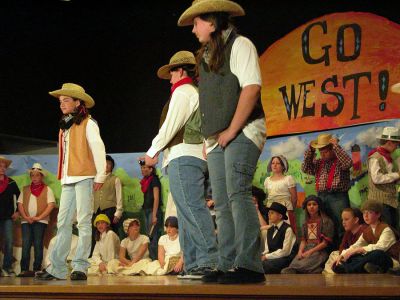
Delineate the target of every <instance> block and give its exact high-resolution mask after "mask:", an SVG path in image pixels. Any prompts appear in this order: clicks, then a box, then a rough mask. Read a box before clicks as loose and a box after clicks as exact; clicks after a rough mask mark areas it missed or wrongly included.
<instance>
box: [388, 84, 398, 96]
mask: <svg viewBox="0 0 400 300" xmlns="http://www.w3.org/2000/svg"><path fill="white" fill-rule="evenodd" d="M390 90H391V91H392V92H393V93H396V94H400V82H399V83H396V84H393V85H392V86H391V87H390Z"/></svg>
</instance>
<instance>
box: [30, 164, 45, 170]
mask: <svg viewBox="0 0 400 300" xmlns="http://www.w3.org/2000/svg"><path fill="white" fill-rule="evenodd" d="M32 169H40V170H41V169H43V168H42V165H41V164H40V163H34V164H33V165H32Z"/></svg>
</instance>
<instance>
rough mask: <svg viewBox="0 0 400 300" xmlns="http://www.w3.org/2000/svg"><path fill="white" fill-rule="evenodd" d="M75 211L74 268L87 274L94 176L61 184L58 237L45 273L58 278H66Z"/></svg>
mask: <svg viewBox="0 0 400 300" xmlns="http://www.w3.org/2000/svg"><path fill="white" fill-rule="evenodd" d="M75 212H76V213H77V220H78V226H77V227H78V231H79V239H78V245H77V247H76V252H75V257H74V258H73V260H72V268H73V271H80V272H84V273H87V269H88V268H89V266H90V264H89V262H88V257H89V254H90V246H91V240H92V223H91V220H92V214H93V179H85V180H82V181H79V182H76V183H73V184H64V185H63V186H62V190H61V199H60V207H59V211H58V216H57V218H58V220H57V239H56V243H55V245H54V248H53V251H52V252H51V254H50V257H49V259H50V263H51V264H50V266H49V267H48V268H47V269H46V270H47V272H48V273H50V274H51V275H53V276H55V277H57V278H59V279H66V278H67V273H68V269H67V264H66V260H67V256H68V253H69V251H70V248H71V240H72V222H73V218H74V215H75Z"/></svg>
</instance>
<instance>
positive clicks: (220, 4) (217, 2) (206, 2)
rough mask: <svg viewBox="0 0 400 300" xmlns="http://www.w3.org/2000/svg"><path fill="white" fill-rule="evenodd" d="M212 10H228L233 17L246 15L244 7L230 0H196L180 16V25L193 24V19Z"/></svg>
mask: <svg viewBox="0 0 400 300" xmlns="http://www.w3.org/2000/svg"><path fill="white" fill-rule="evenodd" d="M212 12H226V13H228V14H229V15H230V16H232V17H237V16H244V15H245V12H244V9H243V8H242V7H241V6H240V5H239V4H237V3H235V2H233V1H229V0H194V1H193V3H192V6H190V7H189V8H188V9H186V10H185V11H184V12H183V14H182V15H181V16H180V17H179V20H178V26H189V25H193V19H194V18H195V17H197V16H199V15H202V14H206V13H212Z"/></svg>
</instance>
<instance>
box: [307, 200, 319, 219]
mask: <svg viewBox="0 0 400 300" xmlns="http://www.w3.org/2000/svg"><path fill="white" fill-rule="evenodd" d="M307 211H308V214H309V215H310V216H315V215H317V214H318V211H319V207H318V203H317V202H316V201H313V200H311V201H308V202H307Z"/></svg>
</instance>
